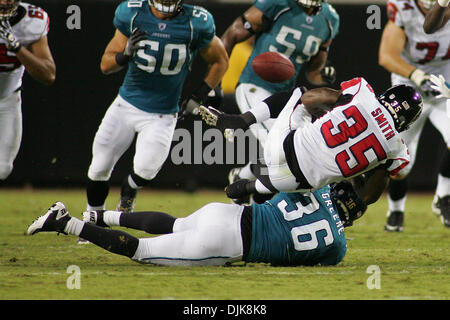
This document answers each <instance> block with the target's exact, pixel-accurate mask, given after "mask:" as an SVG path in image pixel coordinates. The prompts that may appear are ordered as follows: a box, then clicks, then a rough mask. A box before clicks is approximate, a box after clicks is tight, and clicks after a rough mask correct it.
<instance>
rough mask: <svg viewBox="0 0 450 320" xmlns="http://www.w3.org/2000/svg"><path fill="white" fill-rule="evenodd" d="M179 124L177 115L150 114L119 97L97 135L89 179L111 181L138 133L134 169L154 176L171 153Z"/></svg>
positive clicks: (141, 175)
mask: <svg viewBox="0 0 450 320" xmlns="http://www.w3.org/2000/svg"><path fill="white" fill-rule="evenodd" d="M176 123H177V118H176V115H175V114H157V113H148V112H145V111H142V110H140V109H138V108H136V107H134V106H133V105H131V104H130V103H128V102H126V101H125V100H124V99H123V98H121V97H120V96H117V98H116V99H115V100H114V102H113V103H112V104H111V106H110V107H109V108H108V110H107V111H106V114H105V116H104V118H103V120H102V122H101V124H100V127H99V128H98V131H97V133H96V134H95V138H94V143H93V147H92V162H91V165H90V166H89V171H88V177H89V179H91V180H93V181H108V180H109V178H110V177H111V173H112V170H113V169H114V166H115V165H116V163H117V161H118V160H119V159H120V157H121V156H122V155H123V154H124V153H125V151H126V150H127V149H128V148H129V147H130V145H131V143H132V142H133V140H134V137H135V135H136V134H137V138H136V153H135V155H134V160H133V168H134V172H135V173H136V174H137V175H139V176H140V177H142V178H143V179H146V180H151V179H153V178H154V177H155V176H156V175H157V173H158V172H159V170H160V169H161V167H162V165H163V164H164V162H165V161H166V159H167V157H168V155H169V151H170V146H171V143H172V138H173V133H174V130H175V126H176Z"/></svg>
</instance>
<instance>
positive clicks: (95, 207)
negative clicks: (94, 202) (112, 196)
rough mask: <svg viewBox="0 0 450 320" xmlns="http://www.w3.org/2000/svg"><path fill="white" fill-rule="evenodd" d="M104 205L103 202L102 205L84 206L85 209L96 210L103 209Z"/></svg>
mask: <svg viewBox="0 0 450 320" xmlns="http://www.w3.org/2000/svg"><path fill="white" fill-rule="evenodd" d="M105 209H106V206H105V205H104V204H103V205H102V206H90V205H89V204H88V205H87V206H86V211H97V210H105Z"/></svg>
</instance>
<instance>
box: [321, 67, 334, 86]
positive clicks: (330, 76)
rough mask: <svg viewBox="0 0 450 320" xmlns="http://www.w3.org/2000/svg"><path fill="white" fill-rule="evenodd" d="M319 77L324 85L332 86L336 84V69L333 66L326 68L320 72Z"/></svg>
mask: <svg viewBox="0 0 450 320" xmlns="http://www.w3.org/2000/svg"><path fill="white" fill-rule="evenodd" d="M320 75H321V76H322V81H323V83H324V84H325V85H332V84H333V83H335V82H336V69H335V68H334V67H333V66H326V67H325V68H323V69H322V70H320Z"/></svg>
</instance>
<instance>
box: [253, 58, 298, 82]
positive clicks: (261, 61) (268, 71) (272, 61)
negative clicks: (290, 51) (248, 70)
mask: <svg viewBox="0 0 450 320" xmlns="http://www.w3.org/2000/svg"><path fill="white" fill-rule="evenodd" d="M252 68H253V70H255V72H256V74H257V75H258V76H260V77H261V78H262V79H263V80H266V81H269V82H274V83H278V82H283V81H286V80H289V79H290V78H292V77H293V76H294V74H295V68H294V64H293V63H292V61H291V60H289V59H288V58H286V56H284V55H282V54H281V53H278V52H264V53H261V54H259V55H257V56H256V57H255V58H254V59H253V61H252Z"/></svg>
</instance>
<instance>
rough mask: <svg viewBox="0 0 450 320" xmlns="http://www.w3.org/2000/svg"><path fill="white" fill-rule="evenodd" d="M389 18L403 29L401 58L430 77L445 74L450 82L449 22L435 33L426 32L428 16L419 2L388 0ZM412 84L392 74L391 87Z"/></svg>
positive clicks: (413, 0) (414, 0)
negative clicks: (426, 16) (424, 26)
mask: <svg viewBox="0 0 450 320" xmlns="http://www.w3.org/2000/svg"><path fill="white" fill-rule="evenodd" d="M387 11H388V18H389V20H390V21H392V22H393V23H395V24H396V25H397V26H399V27H401V28H402V29H403V30H404V31H405V34H406V37H407V41H406V45H405V48H404V50H403V52H402V57H403V58H404V59H405V61H407V62H408V63H409V64H411V65H413V66H415V67H417V68H420V69H422V70H423V71H425V72H427V73H429V74H442V75H443V76H444V77H445V78H446V79H450V23H447V24H446V25H445V26H444V27H443V28H441V29H440V30H438V31H436V32H435V33H433V34H426V33H425V31H424V30H423V24H424V21H425V15H424V14H423V13H422V11H421V10H420V9H419V7H418V5H417V3H416V0H389V1H388V4H387ZM401 83H404V84H407V83H409V84H410V85H413V83H412V82H411V81H409V80H408V79H405V78H403V77H401V76H399V75H397V74H392V84H394V85H395V84H401Z"/></svg>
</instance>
